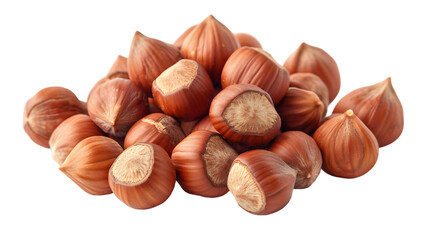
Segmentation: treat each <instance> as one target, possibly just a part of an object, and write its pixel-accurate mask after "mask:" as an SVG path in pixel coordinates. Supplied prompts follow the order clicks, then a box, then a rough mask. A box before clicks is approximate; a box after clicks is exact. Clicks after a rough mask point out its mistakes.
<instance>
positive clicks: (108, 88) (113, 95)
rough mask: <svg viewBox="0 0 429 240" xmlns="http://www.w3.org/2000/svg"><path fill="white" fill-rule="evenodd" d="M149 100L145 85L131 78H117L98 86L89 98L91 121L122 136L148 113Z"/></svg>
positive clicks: (109, 132)
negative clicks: (140, 84) (144, 89)
mask: <svg viewBox="0 0 429 240" xmlns="http://www.w3.org/2000/svg"><path fill="white" fill-rule="evenodd" d="M148 108H149V107H148V102H147V97H146V94H145V93H144V91H143V89H142V88H141V87H140V86H139V85H137V84H135V83H134V82H132V81H131V80H128V79H123V78H117V79H114V80H110V81H108V82H106V83H104V84H102V85H100V86H99V87H97V88H96V89H95V90H94V92H93V93H92V94H91V95H90V97H89V99H88V113H89V116H90V117H91V119H92V121H94V122H95V124H97V126H98V127H100V128H101V129H102V130H103V131H104V132H105V133H107V134H111V135H113V136H115V137H123V136H125V134H126V133H127V131H128V129H129V128H130V127H131V126H132V125H133V124H134V123H135V122H136V121H138V120H139V119H141V118H142V117H143V116H145V115H146V114H148V112H149V109H148Z"/></svg>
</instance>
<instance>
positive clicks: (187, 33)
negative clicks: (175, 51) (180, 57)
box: [173, 25, 197, 49]
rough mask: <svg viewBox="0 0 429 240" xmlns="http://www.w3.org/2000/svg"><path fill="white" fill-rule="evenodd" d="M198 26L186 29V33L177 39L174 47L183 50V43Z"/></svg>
mask: <svg viewBox="0 0 429 240" xmlns="http://www.w3.org/2000/svg"><path fill="white" fill-rule="evenodd" d="M196 26H197V25H193V26H191V27H189V28H188V29H186V31H184V32H183V33H182V34H181V35H180V36H179V37H178V38H177V39H176V41H174V43H173V45H174V46H176V47H178V48H179V49H181V48H182V44H183V41H185V38H186V37H187V36H188V35H189V33H190V32H192V30H194V28H195V27H196Z"/></svg>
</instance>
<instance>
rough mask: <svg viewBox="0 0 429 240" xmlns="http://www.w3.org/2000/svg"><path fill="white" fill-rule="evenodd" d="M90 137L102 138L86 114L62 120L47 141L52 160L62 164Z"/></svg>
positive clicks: (98, 129) (101, 134) (100, 132)
mask: <svg viewBox="0 0 429 240" xmlns="http://www.w3.org/2000/svg"><path fill="white" fill-rule="evenodd" d="M92 136H103V132H102V131H101V130H100V128H98V127H97V125H95V123H94V122H93V121H92V120H91V118H89V116H88V115H86V114H76V115H73V116H71V117H69V118H67V119H66V120H64V121H63V122H62V123H61V124H60V125H58V127H57V128H56V129H55V130H54V132H53V133H52V135H51V138H50V139H49V147H50V148H51V152H52V158H53V159H54V160H55V161H56V162H57V163H58V164H59V165H61V164H63V162H64V160H66V158H67V156H68V155H69V154H70V152H71V151H72V150H73V148H74V147H75V146H76V145H77V144H78V143H79V142H80V141H82V140H84V139H85V138H88V137H92Z"/></svg>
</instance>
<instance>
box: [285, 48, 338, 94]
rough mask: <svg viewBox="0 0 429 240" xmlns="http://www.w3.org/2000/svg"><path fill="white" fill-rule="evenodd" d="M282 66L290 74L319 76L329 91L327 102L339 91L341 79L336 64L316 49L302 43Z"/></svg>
mask: <svg viewBox="0 0 429 240" xmlns="http://www.w3.org/2000/svg"><path fill="white" fill-rule="evenodd" d="M284 66H285V67H286V69H287V70H288V71H289V73H290V74H294V73H297V72H309V73H314V74H316V75H317V76H319V77H320V78H321V79H322V80H323V82H324V83H325V84H326V86H327V87H328V89H329V102H332V101H333V100H334V99H335V97H336V96H337V94H338V92H339V91H340V86H341V78H340V71H339V70H338V66H337V63H336V62H335V60H334V59H333V58H332V57H331V56H330V55H329V54H328V53H326V52H325V51H324V50H322V49H320V48H318V47H314V46H311V45H308V44H306V43H302V44H301V45H300V46H299V48H298V49H297V50H296V51H295V52H294V53H292V54H291V55H290V56H289V57H288V59H287V60H286V62H285V63H284Z"/></svg>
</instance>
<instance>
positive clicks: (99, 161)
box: [60, 136, 122, 195]
mask: <svg viewBox="0 0 429 240" xmlns="http://www.w3.org/2000/svg"><path fill="white" fill-rule="evenodd" d="M121 152H122V147H121V146H119V144H118V143H117V142H116V141H115V140H113V139H111V138H108V137H104V136H93V137H89V138H85V139H84V140H82V141H80V142H79V143H78V144H77V145H76V146H75V147H74V148H73V150H72V151H71V152H70V154H69V155H68V156H67V158H66V160H65V161H64V163H63V164H62V165H61V167H60V170H61V171H62V172H63V173H64V174H66V175H67V177H69V178H70V179H71V180H73V182H75V183H76V184H77V185H78V186H79V187H80V188H82V189H83V190H84V191H85V192H87V193H89V194H92V195H103V194H109V193H112V191H111V190H110V187H109V183H108V179H107V175H108V172H109V168H110V166H111V165H112V163H113V161H115V159H116V157H118V156H119V154H121Z"/></svg>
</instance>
